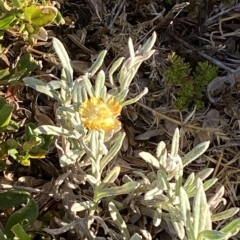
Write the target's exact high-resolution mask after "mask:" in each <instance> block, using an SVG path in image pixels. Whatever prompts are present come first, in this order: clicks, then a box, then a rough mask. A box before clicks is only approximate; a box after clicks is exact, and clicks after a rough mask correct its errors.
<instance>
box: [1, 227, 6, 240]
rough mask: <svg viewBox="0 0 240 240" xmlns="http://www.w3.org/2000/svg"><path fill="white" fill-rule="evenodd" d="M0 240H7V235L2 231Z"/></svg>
mask: <svg viewBox="0 0 240 240" xmlns="http://www.w3.org/2000/svg"><path fill="white" fill-rule="evenodd" d="M0 239H2V240H7V237H6V235H4V234H3V231H2V230H1V229H0Z"/></svg>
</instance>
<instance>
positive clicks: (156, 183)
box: [135, 129, 240, 240]
mask: <svg viewBox="0 0 240 240" xmlns="http://www.w3.org/2000/svg"><path fill="white" fill-rule="evenodd" d="M208 146H209V141H208V142H203V143H200V144H199V145H198V146H196V147H195V148H194V149H193V150H191V151H190V152H189V153H187V154H186V155H185V156H183V157H182V158H181V157H180V156H179V154H178V150H179V130H178V129H176V131H175V134H174V136H173V140H172V146H171V152H170V153H169V154H168V153H167V149H166V145H165V143H164V142H160V143H159V144H158V146H157V151H156V156H153V155H152V154H150V153H148V152H141V153H140V156H141V157H142V158H143V159H144V160H145V161H146V162H147V163H149V164H151V165H152V166H153V167H155V168H156V172H150V173H149V174H148V175H146V176H145V175H143V174H141V173H136V174H137V175H139V176H140V177H142V178H143V179H144V181H143V182H144V184H143V183H142V186H140V187H139V188H138V189H137V191H139V192H138V196H137V197H136V199H135V201H136V203H138V207H139V209H140V211H141V212H145V213H146V214H149V216H150V217H152V218H153V223H154V225H155V226H159V225H160V224H161V221H165V222H167V224H168V226H169V224H170V225H172V226H173V227H174V229H175V233H176V235H177V237H178V238H179V239H186V240H203V239H212V240H216V239H224V240H225V239H229V238H230V237H232V236H234V235H236V234H237V233H238V232H239V230H240V218H235V220H232V221H231V222H230V223H228V224H227V225H226V226H224V227H222V228H219V229H218V230H214V229H213V226H212V223H213V222H217V221H218V222H219V221H221V220H225V219H228V218H231V217H233V216H234V215H235V214H236V213H237V212H238V211H239V208H236V207H234V208H231V209H228V210H226V211H223V212H220V213H214V212H215V211H214V210H215V209H216V208H217V206H218V205H219V204H220V203H221V202H225V199H224V198H223V194H224V187H223V186H221V187H220V188H219V190H218V191H217V192H216V193H215V194H213V195H212V196H211V198H210V199H207V197H206V193H205V191H207V190H208V189H210V188H211V187H212V186H213V185H214V184H215V183H216V182H217V178H211V179H208V180H206V179H207V178H208V177H209V176H210V175H211V173H212V172H213V170H214V169H210V168H206V169H203V170H201V171H200V172H198V173H197V174H195V173H193V172H192V173H191V174H190V175H189V176H188V178H187V179H184V177H183V168H184V167H185V166H186V165H188V164H189V163H191V162H192V161H194V160H195V159H197V158H198V157H199V156H200V155H202V154H203V153H204V151H206V149H207V148H208ZM143 194H144V195H143ZM142 195H143V196H142ZM150 209H151V210H154V211H151V210H150Z"/></svg>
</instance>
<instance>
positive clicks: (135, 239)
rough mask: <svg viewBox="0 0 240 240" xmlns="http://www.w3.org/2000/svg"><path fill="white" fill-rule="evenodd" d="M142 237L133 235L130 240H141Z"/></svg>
mask: <svg viewBox="0 0 240 240" xmlns="http://www.w3.org/2000/svg"><path fill="white" fill-rule="evenodd" d="M141 239H142V237H141V236H140V235H139V234H138V233H134V234H133V235H132V237H131V238H130V240H141Z"/></svg>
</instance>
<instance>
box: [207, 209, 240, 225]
mask: <svg viewBox="0 0 240 240" xmlns="http://www.w3.org/2000/svg"><path fill="white" fill-rule="evenodd" d="M238 212H239V208H237V207H234V208H230V209H228V210H226V211H223V212H220V213H216V214H213V215H212V216H211V219H212V222H216V221H221V220H225V219H228V218H230V217H233V216H234V215H235V214H237V213H238Z"/></svg>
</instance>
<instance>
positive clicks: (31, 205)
mask: <svg viewBox="0 0 240 240" xmlns="http://www.w3.org/2000/svg"><path fill="white" fill-rule="evenodd" d="M37 216H38V205H37V203H36V201H35V200H30V201H29V202H28V203H27V204H26V206H25V207H23V208H21V209H20V210H18V211H16V212H14V213H13V214H12V215H11V216H10V217H9V218H8V220H7V223H6V226H5V232H6V235H7V237H8V238H13V235H14V234H13V232H12V231H11V229H12V227H13V226H14V225H15V224H17V223H19V224H20V225H21V226H22V227H23V229H24V230H27V229H28V228H29V227H30V226H31V225H32V224H33V222H34V221H35V220H36V219H37Z"/></svg>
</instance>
